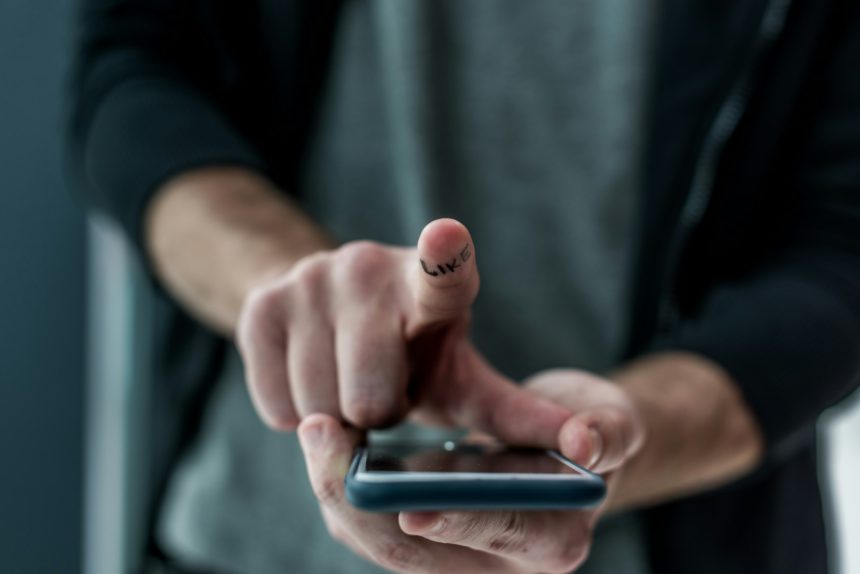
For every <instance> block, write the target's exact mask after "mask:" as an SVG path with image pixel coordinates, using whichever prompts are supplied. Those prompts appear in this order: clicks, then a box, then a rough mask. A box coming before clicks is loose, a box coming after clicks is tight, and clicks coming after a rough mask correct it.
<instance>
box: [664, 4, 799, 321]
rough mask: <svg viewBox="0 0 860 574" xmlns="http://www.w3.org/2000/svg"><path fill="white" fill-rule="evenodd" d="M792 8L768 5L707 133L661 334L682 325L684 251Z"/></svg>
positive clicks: (672, 251) (681, 224) (667, 284)
mask: <svg viewBox="0 0 860 574" xmlns="http://www.w3.org/2000/svg"><path fill="white" fill-rule="evenodd" d="M790 7H791V0H771V1H770V2H768V5H767V7H766V8H765V12H764V15H763V17H762V20H761V23H760V24H759V30H758V33H757V40H756V43H755V46H754V47H753V49H752V50H751V54H750V57H749V59H748V60H747V62H746V63H745V65H744V66H742V68H741V70H740V73H739V74H738V77H737V79H736V80H735V83H734V85H733V86H732V88H731V90H730V91H729V93H728V95H727V96H726V99H725V100H724V102H723V104H722V105H721V106H720V109H719V110H718V111H717V115H716V116H715V117H714V121H713V122H712V123H711V127H710V128H709V129H708V133H707V135H706V137H705V142H704V144H703V145H702V149H701V152H700V153H699V157H698V159H697V160H696V168H695V170H694V174H693V181H692V183H691V185H690V191H689V193H688V194H687V197H686V199H685V200H684V205H683V206H682V208H681V215H680V217H679V219H678V225H677V227H676V230H675V234H674V236H673V238H672V241H671V242H670V244H669V258H670V265H669V269H668V270H667V271H666V275H665V277H664V283H663V285H664V289H663V290H662V294H661V296H660V302H659V306H658V333H659V334H668V333H671V332H672V331H673V330H674V329H675V327H677V325H678V324H679V323H680V319H681V314H680V310H679V308H678V302H677V298H676V295H677V289H676V281H677V275H678V267H679V264H680V256H681V252H682V249H683V247H684V245H685V244H686V242H687V240H688V239H689V238H690V235H691V234H692V233H693V231H694V230H695V229H696V227H697V226H698V225H699V223H700V222H701V220H702V217H703V216H704V214H705V210H706V209H707V207H708V203H709V202H710V199H711V193H712V191H713V186H714V179H715V177H716V172H717V165H718V163H719V160H720V157H721V156H722V152H723V150H724V149H725V146H726V143H727V142H728V141H729V138H731V136H732V134H733V133H734V132H735V130H736V129H737V126H738V124H739V123H740V120H741V117H742V116H743V114H744V111H745V110H746V107H747V104H748V102H749V96H750V92H751V89H752V81H753V78H754V74H755V72H756V69H757V68H758V64H759V63H760V61H761V58H762V56H763V55H764V54H765V53H766V52H767V50H768V48H770V47H771V45H772V44H773V43H774V41H775V40H776V39H777V38H778V37H779V34H780V33H781V32H782V29H783V26H784V24H785V17H786V14H787V13H788V10H789V8H790Z"/></svg>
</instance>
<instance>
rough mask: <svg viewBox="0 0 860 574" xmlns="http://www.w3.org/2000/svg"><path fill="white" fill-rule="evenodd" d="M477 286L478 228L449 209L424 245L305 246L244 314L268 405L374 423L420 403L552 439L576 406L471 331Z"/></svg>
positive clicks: (290, 412) (260, 392)
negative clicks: (305, 252) (498, 358)
mask: <svg viewBox="0 0 860 574" xmlns="http://www.w3.org/2000/svg"><path fill="white" fill-rule="evenodd" d="M478 287H479V278H478V268H477V265H476V254H475V248H474V245H473V243H472V238H471V236H470V235H469V232H468V231H467V230H466V228H465V227H464V226H463V225H462V224H460V223H458V222H456V221H454V220H450V219H441V220H437V221H434V222H432V223H430V224H429V225H428V226H427V227H426V228H425V229H424V231H423V232H422V234H421V236H420V238H419V240H418V246H417V248H413V249H406V248H399V247H389V246H384V245H380V244H377V243H371V242H356V243H348V244H346V245H344V246H343V247H341V248H339V249H336V250H333V251H325V252H320V253H317V254H315V255H311V256H309V257H306V258H304V259H303V260H301V261H300V262H299V263H298V264H297V265H295V266H294V267H292V269H290V270H289V271H288V272H287V273H286V274H284V275H282V276H279V277H277V278H275V279H273V280H270V281H268V282H266V283H265V284H263V285H262V286H260V287H258V288H257V289H255V290H254V291H252V293H251V295H250V296H249V297H248V298H247V300H246V302H245V305H244V306H243V309H242V313H241V316H240V321H239V326H238V329H237V341H238V344H239V349H240V351H241V353H242V357H243V360H244V364H245V371H246V377H247V381H248V384H249V387H250V390H251V395H252V397H253V401H254V404H255V406H256V408H257V410H258V412H259V414H260V416H261V417H262V419H263V420H264V421H265V422H266V423H267V424H268V425H270V426H271V427H273V428H276V429H281V430H287V429H293V428H295V427H296V425H298V423H299V421H300V420H302V419H303V418H305V417H307V416H309V415H311V414H313V413H324V414H328V415H331V416H333V417H335V418H336V419H339V420H344V421H347V422H349V423H351V424H352V425H354V426H356V427H359V428H370V427H380V426H386V425H390V424H392V423H394V422H397V421H398V420H400V419H401V418H403V417H404V416H405V415H406V414H407V412H409V410H410V408H411V406H413V405H418V411H417V412H418V414H419V415H421V416H422V418H423V420H425V421H426V420H432V421H434V422H439V423H443V424H450V425H455V426H462V427H468V428H472V429H476V430H481V431H485V432H488V433H490V434H493V435H494V436H497V437H498V438H500V439H501V440H503V441H505V442H508V443H512V444H534V445H544V446H553V445H554V444H555V441H556V437H557V435H558V432H559V430H560V428H561V425H562V424H563V423H564V422H565V421H566V420H567V418H568V417H569V414H570V413H569V411H568V409H566V408H563V407H561V406H559V405H556V404H553V403H552V402H550V401H548V400H545V399H542V398H540V397H538V396H537V395H535V394H533V393H527V392H525V391H523V390H522V389H520V388H518V387H517V386H516V385H514V384H513V383H512V382H511V381H509V380H507V379H506V378H505V377H503V376H502V375H501V374H499V373H498V372H497V371H495V370H494V369H493V368H492V367H490V365H489V364H487V362H486V361H485V360H484V359H483V358H482V357H481V356H480V354H479V353H478V352H477V351H476V349H475V347H474V346H473V345H472V343H471V342H470V340H469V338H468V327H469V315H470V307H471V305H472V302H473V301H474V299H475V296H476V295H477V293H478ZM578 430H579V431H580V432H582V433H586V432H587V430H586V429H585V427H582V428H580V429H578Z"/></svg>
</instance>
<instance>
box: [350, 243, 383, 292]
mask: <svg viewBox="0 0 860 574" xmlns="http://www.w3.org/2000/svg"><path fill="white" fill-rule="evenodd" d="M338 257H339V260H340V261H339V266H340V268H341V269H342V271H343V273H344V274H345V275H346V277H348V278H350V279H351V280H353V281H355V282H358V283H368V282H370V281H372V280H373V279H374V278H375V277H377V276H378V275H379V271H380V269H382V268H384V266H385V265H386V263H387V262H388V259H389V255H388V252H387V250H386V248H385V247H384V246H382V245H380V244H379V243H374V242H373V241H354V242H352V243H348V244H347V245H344V246H343V247H341V248H340V250H339V253H338Z"/></svg>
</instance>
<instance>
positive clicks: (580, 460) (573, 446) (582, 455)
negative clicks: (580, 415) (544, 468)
mask: <svg viewBox="0 0 860 574" xmlns="http://www.w3.org/2000/svg"><path fill="white" fill-rule="evenodd" d="M558 442H559V448H560V450H561V453H562V454H563V455H564V456H566V457H567V458H569V459H570V460H572V461H574V462H575V463H577V464H580V465H582V466H586V467H588V466H590V463H591V458H592V454H593V446H592V437H591V433H590V430H589V427H588V426H587V425H586V424H585V423H584V422H582V421H580V420H579V419H577V418H570V419H569V420H568V421H567V422H566V423H564V425H563V426H562V427H561V431H560V432H559V439H558Z"/></svg>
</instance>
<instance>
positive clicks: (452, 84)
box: [71, 0, 860, 573]
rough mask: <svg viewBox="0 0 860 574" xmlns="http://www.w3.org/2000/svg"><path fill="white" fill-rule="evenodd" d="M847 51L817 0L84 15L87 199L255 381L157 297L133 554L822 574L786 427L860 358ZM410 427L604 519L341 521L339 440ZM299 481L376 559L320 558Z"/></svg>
mask: <svg viewBox="0 0 860 574" xmlns="http://www.w3.org/2000/svg"><path fill="white" fill-rule="evenodd" d="M858 27H860V8H858V7H857V6H856V5H854V4H853V3H849V2H840V1H837V0H833V1H830V2H801V1H800V0H797V1H795V2H786V1H777V0H771V1H758V2H736V3H732V4H729V5H725V4H724V3H720V4H719V5H716V4H712V3H709V2H704V1H703V2H671V1H667V2H666V3H664V4H661V5H659V6H657V5H654V6H651V5H649V4H647V3H642V2H633V1H625V0H617V1H616V2H597V1H593V2H577V3H570V2H535V3H516V2H486V1H485V2H471V3H462V2H420V1H413V2H391V1H385V0H377V1H368V2H351V3H342V4H341V3H337V2H313V3H312V2H286V3H285V2H260V3H252V4H250V5H249V4H248V3H242V4H241V5H240V4H239V3H235V4H229V3H216V2H200V3H191V2H188V3H185V2H170V1H155V0H153V1H151V2H132V1H128V0H126V1H110V2H109V1H105V0H102V1H97V0H92V1H90V2H87V3H85V4H84V7H83V11H82V39H81V44H80V47H81V54H80V64H79V67H78V74H77V76H76V84H75V85H76V87H77V91H76V94H77V99H76V105H75V113H74V115H73V124H72V130H71V133H72V138H73V139H72V142H73V158H75V160H76V163H75V165H76V166H77V174H78V176H79V178H80V181H81V183H82V186H81V189H82V190H83V192H84V193H85V194H86V196H87V197H88V198H89V199H90V200H91V201H92V202H93V204H94V205H95V206H97V207H99V208H101V209H103V210H105V211H107V212H109V213H111V214H112V215H113V216H114V217H115V218H116V219H117V220H118V221H119V222H120V223H122V224H123V225H124V226H125V228H126V229H127V231H128V233H129V236H130V237H131V238H132V239H133V240H134V241H135V242H136V243H137V244H138V245H139V246H140V247H141V249H142V252H143V254H144V256H145V257H146V259H147V260H148V261H149V262H150V264H151V269H152V270H153V272H154V274H155V276H156V278H157V281H158V282H159V284H160V285H163V286H164V287H165V288H166V289H167V291H168V292H169V293H170V294H171V295H172V297H173V298H174V299H175V300H176V301H177V302H178V303H179V304H180V305H181V306H182V307H183V308H184V309H186V310H187V311H188V312H189V313H190V314H191V315H192V316H194V317H195V318H196V320H197V321H199V322H200V323H202V324H204V325H207V326H208V327H209V329H212V330H214V331H216V332H219V333H221V335H222V336H228V337H229V336H234V337H235V340H236V343H237V346H238V349H239V352H240V354H241V364H242V366H243V367H244V379H246V382H247V390H246V387H245V385H244V383H243V381H242V379H243V377H242V376H241V374H240V371H241V369H240V368H239V358H238V357H237V356H236V355H235V354H234V353H233V352H232V351H226V352H225V345H224V344H223V342H221V340H219V339H216V338H214V336H208V335H207V334H206V333H205V332H203V331H201V330H200V328H197V327H192V328H190V330H189V326H188V323H187V322H186V320H185V319H183V318H181V317H182V316H181V315H179V311H178V309H177V310H175V312H174V314H173V316H172V321H173V322H172V323H171V324H170V325H169V326H168V327H169V329H170V331H169V333H168V334H166V335H165V336H164V341H165V357H166V359H165V360H164V367H165V368H164V373H163V375H162V377H161V378H160V381H161V384H164V385H165V390H164V392H165V393H173V395H174V396H175V395H177V394H180V393H179V392H178V390H177V389H181V388H183V385H184V386H188V385H189V384H191V385H192V386H193V390H192V392H191V393H190V396H191V399H187V400H184V401H183V400H180V399H182V398H183V397H180V398H178V399H176V400H174V402H173V404H175V405H180V406H183V407H186V408H183V409H182V410H181V411H179V412H180V416H179V417H178V418H170V419H167V424H171V423H176V422H177V421H178V422H180V423H183V424H184V427H183V430H184V436H185V438H186V440H185V441H184V443H183V445H182V447H183V448H181V449H179V450H177V451H175V452H176V453H178V454H177V455H176V456H174V457H172V459H171V460H170V462H171V463H173V464H171V465H170V472H169V474H168V475H166V476H167V478H166V479H165V483H164V489H163V492H162V493H161V495H160V496H159V497H158V501H157V502H158V504H157V512H155V514H154V517H153V551H154V552H155V553H156V554H160V555H161V557H162V558H163V559H166V560H168V561H171V562H173V563H174V564H177V565H178V567H179V568H184V569H191V570H194V569H197V570H201V571H219V570H227V571H254V572H256V571H259V572H269V571H283V570H284V569H287V570H289V571H305V572H325V571H331V572H363V571H377V570H376V568H377V566H380V567H382V568H386V569H390V570H394V571H401V572H482V571H486V572H565V571H570V570H572V569H575V568H579V567H582V571H591V572H605V571H625V572H660V573H666V572H669V573H672V572H705V573H707V572H726V571H731V572H780V573H791V572H798V573H800V572H803V573H809V572H825V571H826V550H825V546H824V534H823V521H822V514H821V507H820V500H819V497H818V491H817V486H816V479H815V451H814V444H815V443H814V438H815V432H814V423H815V419H816V417H817V415H818V413H819V412H820V411H821V410H822V409H824V408H825V407H827V406H828V405H830V404H833V403H835V402H837V401H838V400H840V399H841V398H843V397H844V396H846V395H847V394H849V393H850V392H851V391H852V390H853V389H854V388H855V387H856V383H857V376H858V370H859V369H860V303H858V300H857V295H856V294H857V293H858V292H860V291H858V289H860V265H858V263H860V232H858V230H860V226H858V224H860V221H858V219H860V218H858V203H860V195H858V186H860V162H858V161H857V158H858V154H860V81H858V79H857V74H856V73H852V70H856V69H857V65H858V53H860V46H858V42H860V35H858V34H857V31H858ZM444 215H453V216H455V217H457V219H458V220H460V221H462V222H463V223H465V224H466V225H464V224H463V223H461V222H460V221H456V220H452V219H445V218H442V216H444ZM429 221H432V222H431V223H429V225H427V226H426V227H424V225H425V224H426V223H427V222H429ZM467 226H468V227H467ZM422 228H423V230H422ZM419 231H420V232H421V233H420V237H419V238H418V239H417V245H416V246H415V247H412V248H407V247H399V246H400V245H408V244H410V243H411V242H414V241H415V238H416V237H417V236H418V235H419ZM368 239H370V240H373V241H372V242H369V241H366V240H368ZM479 262H480V265H479ZM479 268H480V272H481V279H482V280H483V283H482V284H481V286H480V290H481V295H480V297H478V291H479ZM470 326H471V330H470ZM470 333H473V335H470ZM478 349H480V351H479V350H478ZM559 366H561V367H563V368H557V367H559ZM168 367H169V368H168ZM549 368H552V370H548V369H549ZM583 369H584V370H583ZM515 380H520V381H524V385H523V386H517V385H516V384H515V383H514V382H513V381H515ZM174 384H175V385H176V386H175V387H174V386H172V385H174ZM248 392H250V401H249V399H248ZM186 398H187V397H186ZM251 401H252V402H253V409H252V407H251ZM189 404H190V405H191V406H190V407H189V406H188V405H189ZM195 407H196V408H199V409H202V414H201V422H200V424H199V425H197V424H196V423H194V422H192V421H194V420H195V417H194V416H192V411H191V410H189V409H193V408H195ZM176 412H177V410H174V413H176ZM254 412H256V415H255V414H254ZM257 415H258V416H259V418H260V419H261V420H262V421H264V422H265V424H266V425H268V427H270V428H272V429H275V430H278V431H291V430H293V429H295V428H296V427H298V437H299V439H300V442H301V445H300V446H299V445H298V444H297V443H296V442H295V440H294V438H293V437H294V436H295V435H293V434H289V435H286V436H285V435H283V434H278V433H273V432H270V431H267V430H265V429H264V428H263V426H262V425H261V424H259V422H258V419H257V418H256V417H257ZM407 416H408V417H409V418H410V420H413V421H419V422H424V423H427V422H429V423H435V424H438V423H441V424H443V425H446V426H456V427H465V428H468V429H471V430H478V431H482V432H487V433H489V434H492V435H494V436H497V437H498V438H500V439H502V440H504V441H506V442H510V443H516V444H530V445H539V446H547V447H553V448H559V449H561V451H562V452H563V453H565V454H567V455H568V456H570V457H572V458H574V459H576V460H578V461H580V462H582V463H583V464H588V465H590V466H591V467H593V468H594V469H595V470H597V471H598V472H601V473H605V474H606V475H607V478H608V481H609V485H610V494H609V498H608V501H607V503H606V504H605V505H604V506H602V507H601V508H599V509H597V510H595V511H592V512H587V513H586V512H495V513H493V512H480V513H476V512H457V513H453V512H450V513H449V512H446V513H432V514H419V513H401V514H400V515H399V516H390V515H369V514H364V513H361V512H358V511H357V510H355V509H353V508H351V507H350V506H349V505H348V504H347V503H346V502H345V501H344V499H343V490H342V477H343V473H344V472H345V464H346V462H347V461H348V459H349V456H350V454H351V451H352V448H353V446H354V444H355V442H356V441H357V440H358V433H359V431H361V430H365V429H370V428H379V427H384V426H388V425H390V424H392V423H395V422H398V421H401V420H403V418H404V417H407ZM402 432H408V431H402ZM174 434H175V433H174ZM180 434H183V433H180ZM300 447H301V448H300ZM168 458H170V457H168ZM302 458H304V460H305V461H306V463H307V473H308V474H309V476H310V482H311V486H312V488H313V492H314V493H315V494H316V498H317V499H318V501H319V506H320V507H321V515H322V520H324V522H325V524H326V527H327V530H328V531H329V532H330V533H331V534H332V536H334V537H335V538H336V539H338V540H339V541H341V542H342V543H343V545H344V546H345V547H348V548H349V549H351V550H353V551H354V552H355V553H356V554H358V555H360V556H363V557H364V558H365V559H366V560H367V562H364V561H362V560H361V559H359V558H355V557H351V556H352V555H350V554H347V553H346V552H347V551H346V550H344V549H342V548H341V547H335V546H333V545H331V544H330V543H329V542H328V541H327V540H326V539H324V538H323V537H322V536H321V532H320V528H321V527H320V525H321V524H322V522H317V521H315V520H312V519H311V517H312V516H314V514H313V513H312V512H311V511H312V506H313V505H312V504H310V503H309V501H310V500H311V499H310V498H309V497H308V496H305V492H304V490H303V489H304V484H303V483H302V481H301V476H300V475H301V474H302V473H304V472H305V469H304V468H303V465H301V460H302ZM636 509H646V510H644V511H642V512H638V511H636ZM598 523H599V525H598V526H596V528H597V530H596V534H595V536H594V540H595V541H594V545H593V547H592V546H591V536H592V531H593V529H594V528H595V525H596V524H598ZM646 547H647V551H645V550H643V548H646ZM589 551H591V552H592V554H593V556H592V558H591V559H589V560H588V561H587V562H585V565H584V566H583V562H584V561H585V560H586V556H587V555H588V553H589ZM374 565H377V566H374Z"/></svg>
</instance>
